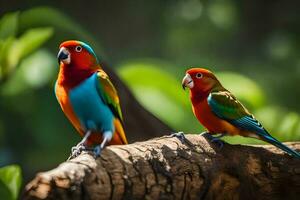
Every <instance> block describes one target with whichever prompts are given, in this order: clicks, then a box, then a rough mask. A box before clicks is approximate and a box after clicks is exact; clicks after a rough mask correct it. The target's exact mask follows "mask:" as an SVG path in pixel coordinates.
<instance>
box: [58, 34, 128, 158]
mask: <svg viewBox="0 0 300 200" xmlns="http://www.w3.org/2000/svg"><path fill="white" fill-rule="evenodd" d="M57 58H58V62H59V64H60V70H59V74H58V78H57V81H56V84H55V94H56V98H57V100H58V102H59V104H60V106H61V109H62V110H63V112H64V113H65V115H66V116H67V118H68V119H69V120H70V122H71V123H72V124H73V126H74V127H75V128H76V130H77V131H78V132H79V134H80V135H81V136H82V137H83V139H82V141H81V142H80V143H78V145H77V146H75V147H73V148H72V154H71V157H75V156H77V155H78V154H80V152H81V151H82V150H84V149H86V148H87V147H88V146H91V145H97V146H96V147H95V148H94V152H95V155H96V156H99V155H100V152H101V150H102V149H103V148H104V146H105V145H106V144H127V139H126V136H125V133H124V130H123V124H122V113H121V107H120V101H119V97H118V94H117V91H116V89H115V87H114V86H113V84H112V82H111V81H110V79H109V77H108V75H107V74H106V73H105V72H104V71H103V70H102V68H101V66H100V64H99V62H98V59H97V57H96V54H95V52H94V51H93V49H92V48H91V47H90V46H89V45H88V44H86V43H84V42H81V41H74V40H72V41H66V42H63V43H62V44H61V45H60V47H59V52H58V55H57Z"/></svg>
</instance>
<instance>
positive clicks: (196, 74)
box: [182, 68, 220, 95]
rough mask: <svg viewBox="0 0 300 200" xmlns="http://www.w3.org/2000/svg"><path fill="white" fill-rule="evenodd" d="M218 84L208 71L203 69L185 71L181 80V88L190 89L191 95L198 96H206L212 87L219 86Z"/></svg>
mask: <svg viewBox="0 0 300 200" xmlns="http://www.w3.org/2000/svg"><path fill="white" fill-rule="evenodd" d="M219 85H220V82H219V81H218V79H217V78H216V76H215V75H214V74H213V73H212V72H211V71H209V70H207V69H203V68H191V69H189V70H187V71H186V74H185V76H184V78H183V80H182V87H183V89H185V88H186V87H188V88H190V90H191V92H192V93H197V94H199V95H201V94H202V95H204V94H208V93H209V92H210V91H211V90H212V89H213V88H214V87H216V86H219Z"/></svg>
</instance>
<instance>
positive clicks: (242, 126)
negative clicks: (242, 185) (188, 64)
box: [182, 68, 300, 158]
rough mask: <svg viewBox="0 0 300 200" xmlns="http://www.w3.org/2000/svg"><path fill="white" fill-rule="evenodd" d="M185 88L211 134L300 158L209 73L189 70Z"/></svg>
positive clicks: (199, 69)
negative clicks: (245, 140)
mask: <svg viewBox="0 0 300 200" xmlns="http://www.w3.org/2000/svg"><path fill="white" fill-rule="evenodd" d="M182 86H183V88H186V87H188V88H190V99H191V101H192V108H193V112H194V114H195V116H196V117H197V119H198V120H199V122H200V123H201V124H202V125H203V126H204V127H205V128H206V129H207V130H208V131H209V133H210V134H217V133H221V134H227V135H241V136H245V137H252V138H256V139H260V140H263V141H266V142H268V143H270V144H273V145H274V146H276V147H278V148H280V149H282V150H283V151H285V152H287V153H288V154H290V155H293V156H295V157H297V158H300V153H299V152H297V151H295V150H293V149H290V148H289V147H287V146H286V145H284V144H282V143H281V142H279V141H278V140H277V139H275V138H274V137H272V136H271V135H270V134H269V133H268V132H267V130H266V129H265V128H264V127H263V126H262V125H261V123H259V122H258V121H257V120H256V119H255V117H254V116H253V115H252V114H251V113H250V112H249V111H248V110H247V109H246V108H245V107H244V106H243V105H242V104H241V103H240V102H239V101H238V99H237V98H236V97H235V96H234V95H233V94H231V93H230V92H229V91H228V90H226V89H225V88H224V87H223V86H222V84H221V83H220V81H219V80H218V79H217V78H216V76H215V75H214V74H213V73H212V72H210V71H209V70H206V69H203V68H192V69H189V70H187V71H186V74H185V77H184V78H183V80H182Z"/></svg>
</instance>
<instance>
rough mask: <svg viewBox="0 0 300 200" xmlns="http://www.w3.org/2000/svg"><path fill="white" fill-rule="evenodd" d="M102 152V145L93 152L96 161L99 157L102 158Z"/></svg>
mask: <svg viewBox="0 0 300 200" xmlns="http://www.w3.org/2000/svg"><path fill="white" fill-rule="evenodd" d="M101 151H102V148H101V145H97V146H96V147H95V148H94V150H93V152H94V158H95V159H96V158H98V157H100V154H101Z"/></svg>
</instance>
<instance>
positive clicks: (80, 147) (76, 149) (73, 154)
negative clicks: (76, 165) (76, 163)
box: [68, 142, 87, 160]
mask: <svg viewBox="0 0 300 200" xmlns="http://www.w3.org/2000/svg"><path fill="white" fill-rule="evenodd" d="M85 150H87V148H86V146H85V145H84V144H83V143H81V142H80V143H78V144H77V145H76V146H74V147H72V148H71V155H70V157H69V158H68V160H70V159H73V158H76V157H77V156H79V155H80V154H81V152H82V151H85Z"/></svg>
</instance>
